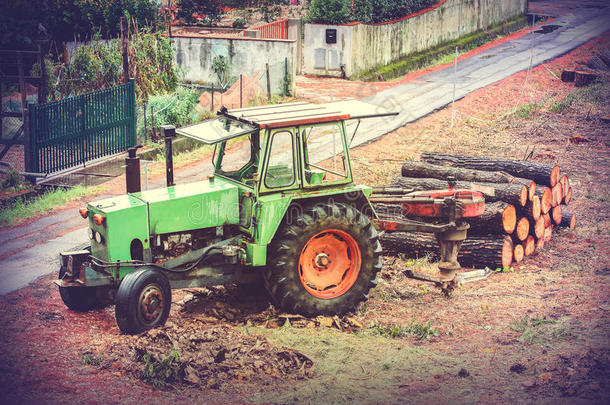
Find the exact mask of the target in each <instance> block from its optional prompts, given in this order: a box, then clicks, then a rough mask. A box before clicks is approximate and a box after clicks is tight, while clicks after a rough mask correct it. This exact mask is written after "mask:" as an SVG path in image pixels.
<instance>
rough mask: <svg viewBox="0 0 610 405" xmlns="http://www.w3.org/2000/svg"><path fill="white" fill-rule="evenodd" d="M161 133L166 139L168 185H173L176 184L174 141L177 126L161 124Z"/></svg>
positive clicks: (166, 175)
mask: <svg viewBox="0 0 610 405" xmlns="http://www.w3.org/2000/svg"><path fill="white" fill-rule="evenodd" d="M161 134H163V138H164V139H165V177H166V179H167V187H171V186H173V185H175V184H174V157H173V149H172V141H173V139H174V138H175V137H176V127H175V126H173V125H161Z"/></svg>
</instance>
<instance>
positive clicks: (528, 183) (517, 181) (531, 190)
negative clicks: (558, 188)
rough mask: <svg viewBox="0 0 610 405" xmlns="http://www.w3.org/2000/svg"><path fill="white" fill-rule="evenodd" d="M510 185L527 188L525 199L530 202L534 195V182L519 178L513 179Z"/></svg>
mask: <svg viewBox="0 0 610 405" xmlns="http://www.w3.org/2000/svg"><path fill="white" fill-rule="evenodd" d="M511 183H512V184H521V185H523V186H525V187H527V199H528V200H531V199H532V198H534V196H535V195H536V182H535V181H534V180H529V179H522V178H520V177H513V181H511Z"/></svg>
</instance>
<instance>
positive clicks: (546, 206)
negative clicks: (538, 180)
mask: <svg viewBox="0 0 610 405" xmlns="http://www.w3.org/2000/svg"><path fill="white" fill-rule="evenodd" d="M536 195H537V196H538V198H539V199H540V211H541V212H542V213H543V214H546V213H548V212H549V211H550V210H551V208H553V191H552V189H551V188H550V187H546V186H538V187H536Z"/></svg>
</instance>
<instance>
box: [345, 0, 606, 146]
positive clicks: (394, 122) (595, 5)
mask: <svg viewBox="0 0 610 405" xmlns="http://www.w3.org/2000/svg"><path fill="white" fill-rule="evenodd" d="M530 9H534V10H535V12H536V13H538V14H545V15H549V16H556V18H555V19H554V20H552V21H550V22H549V23H548V24H549V25H557V26H559V27H558V28H557V29H555V30H554V31H552V32H549V33H546V34H543V33H536V32H534V33H530V34H528V35H526V36H524V37H521V38H519V39H517V40H513V41H509V42H506V43H504V44H501V45H498V46H496V47H494V48H491V49H489V50H487V51H484V52H481V53H479V54H478V55H475V56H473V57H471V58H468V59H466V60H464V61H461V62H459V63H458V66H457V75H454V73H453V69H454V68H453V67H449V68H446V69H443V70H440V71H437V72H434V73H430V74H428V75H425V76H421V77H420V78H419V79H418V80H416V81H413V82H409V83H406V84H403V85H400V86H396V87H393V88H390V89H387V90H384V91H381V92H379V93H377V94H375V95H373V96H370V97H366V98H364V99H363V101H367V102H370V103H372V104H375V105H378V106H385V107H386V108H397V109H398V110H399V111H400V114H399V115H398V116H396V117H395V118H393V119H388V118H384V119H375V120H366V121H363V122H362V124H361V125H360V129H359V130H358V134H357V135H356V138H355V139H354V142H353V144H352V146H356V145H361V144H363V143H366V142H370V141H372V140H374V139H377V138H379V137H381V136H383V135H385V134H387V133H388V132H391V131H394V130H395V129H397V128H400V127H402V126H404V125H405V124H407V123H409V122H413V121H415V120H417V119H419V118H421V117H423V116H425V115H427V114H429V113H431V112H433V111H435V110H438V109H440V108H443V107H445V106H447V105H448V104H450V103H451V100H452V95H453V82H454V79H455V82H456V99H460V98H462V97H464V96H465V95H467V94H468V93H470V92H472V91H474V90H477V89H480V88H482V87H485V86H488V85H490V84H492V83H494V82H497V81H499V80H502V79H504V78H506V77H508V76H510V75H512V74H515V73H517V72H520V71H523V70H527V69H528V68H529V67H530V59H531V65H532V66H536V65H539V64H541V63H543V62H546V61H548V60H550V59H553V58H556V57H558V56H561V55H563V54H565V53H567V52H569V51H570V50H572V49H574V48H576V47H578V46H580V45H582V44H584V43H585V42H587V41H589V40H591V39H593V38H595V37H596V36H599V35H601V34H603V33H604V32H606V31H607V30H608V29H610V3H609V2H605V1H578V2H577V1H530ZM545 25H546V24H545ZM537 31H538V30H537Z"/></svg>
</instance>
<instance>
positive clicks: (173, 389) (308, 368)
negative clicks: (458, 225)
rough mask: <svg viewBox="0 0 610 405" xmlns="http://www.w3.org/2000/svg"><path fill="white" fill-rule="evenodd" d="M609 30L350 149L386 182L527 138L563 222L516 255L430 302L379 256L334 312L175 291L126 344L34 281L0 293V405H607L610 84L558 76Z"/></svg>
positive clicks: (518, 148)
mask: <svg viewBox="0 0 610 405" xmlns="http://www.w3.org/2000/svg"><path fill="white" fill-rule="evenodd" d="M609 38H610V36H609V35H605V36H602V37H600V38H598V39H596V40H594V41H591V42H590V43H588V44H586V45H584V46H583V47H581V48H579V49H577V50H575V51H574V52H571V53H570V54H568V55H566V56H564V57H561V58H558V59H556V60H553V61H551V62H549V63H547V64H545V65H542V66H539V67H537V68H535V69H533V70H532V71H531V72H529V73H528V72H522V73H519V74H516V75H514V76H511V77H509V78H507V79H505V80H503V81H501V82H498V83H496V84H494V85H492V86H489V87H487V88H484V89H481V90H479V91H476V92H474V93H472V94H470V95H469V96H467V97H465V98H464V99H463V100H460V101H458V102H457V103H456V111H457V120H456V124H455V126H454V128H453V129H451V128H450V127H449V122H450V119H451V110H450V108H447V109H444V110H441V111H439V112H437V113H435V114H431V115H430V116H428V117H426V118H424V119H421V120H419V121H418V122H416V123H413V124H410V125H407V126H406V127H404V128H401V129H399V130H398V131H396V132H394V133H392V134H389V135H387V136H386V137H384V138H383V139H381V140H378V141H376V142H373V143H371V144H369V145H365V146H362V147H359V148H356V149H355V150H354V151H353V154H352V156H353V160H354V170H355V172H356V178H357V179H358V181H359V182H362V183H366V184H385V183H388V182H389V180H390V179H391V177H392V176H393V175H395V174H397V173H398V172H399V169H400V162H401V161H402V160H404V159H417V157H418V155H419V153H420V152H421V151H444V152H455V153H469V154H475V155H491V156H501V157H510V158H523V156H524V155H525V154H526V151H531V149H532V147H535V148H534V152H533V159H534V160H536V161H543V162H556V163H557V164H559V165H560V166H561V167H562V171H563V172H565V173H567V174H568V175H569V176H570V180H571V183H572V186H573V188H574V198H573V203H572V204H571V207H572V209H573V211H574V212H575V213H576V215H577V217H578V225H577V228H576V229H575V230H574V231H568V230H559V231H558V232H556V233H555V234H554V236H553V239H552V241H551V242H550V243H548V244H547V245H546V246H545V249H544V250H543V251H541V252H539V253H537V254H536V255H535V256H534V257H531V258H528V259H527V260H526V261H525V262H523V263H522V264H521V265H518V266H515V267H514V268H512V269H511V270H510V271H509V272H505V273H504V272H503V273H498V274H493V275H492V276H491V277H490V278H489V279H487V280H486V281H482V282H476V283H470V284H465V285H464V286H462V287H461V288H459V289H458V290H457V291H455V292H454V294H453V295H452V297H451V298H445V297H444V296H443V295H442V294H441V293H440V291H438V290H437V289H436V288H434V287H433V286H431V285H428V284H424V283H422V282H418V281H415V280H411V279H408V278H406V277H405V276H404V273H403V272H404V270H405V269H407V268H408V267H412V266H421V267H425V266H429V264H427V263H426V262H425V260H423V261H422V260H420V261H413V260H409V259H408V258H400V257H398V258H396V257H385V258H384V268H383V270H382V274H381V277H380V283H379V286H378V287H377V288H376V289H375V290H373V292H372V294H371V297H370V299H369V300H368V301H367V302H366V303H363V304H361V305H360V306H359V308H358V309H357V311H355V312H354V313H353V314H349V315H348V316H345V317H342V318H335V319H333V318H324V317H320V318H316V319H304V318H301V317H294V316H289V315H286V314H280V313H278V312H277V311H276V310H274V309H273V308H272V307H270V306H269V305H268V303H267V301H266V299H265V296H264V294H262V293H260V292H259V291H256V290H254V289H247V288H236V287H228V288H213V289H202V290H192V291H184V290H183V291H177V292H175V294H174V300H173V303H174V304H173V306H172V314H171V317H170V322H168V325H167V326H166V327H165V328H163V329H160V330H157V331H153V332H149V333H147V334H144V335H141V336H124V335H121V334H120V333H119V330H118V328H117V326H116V324H115V323H114V316H113V315H114V311H113V308H106V309H102V310H97V311H91V312H89V313H86V314H79V313H73V312H70V311H68V310H67V309H66V308H65V307H64V306H63V304H62V303H61V300H60V298H59V294H58V292H57V290H56V288H55V287H54V286H52V285H51V280H52V277H51V276H49V277H45V278H43V279H40V280H38V281H37V282H35V283H33V284H32V285H31V286H29V287H26V288H24V289H21V290H19V291H16V292H14V293H11V294H9V295H7V296H3V297H0V313H1V315H0V330H1V331H2V332H1V335H0V344H2V347H3V353H2V357H3V358H2V361H0V386H1V387H2V395H1V398H2V399H0V402H6V403H65V402H82V403H119V402H120V403H140V402H142V401H151V402H153V403H192V402H195V403H208V402H209V403H220V402H222V403H252V402H262V403H269V402H272V403H293V402H298V403H312V402H317V403H348V402H356V403H403V402H414V403H553V404H555V403H604V402H607V398H610V395H609V394H610V382H609V380H608V377H609V374H610V371H609V370H610V345H609V342H608V337H609V326H610V318H609V316H608V311H609V309H610V294H609V292H610V289H609V287H610V280H609V276H610V270H609V268H610V266H609V264H610V263H609V262H610V260H609V259H608V257H609V256H608V254H609V250H610V218H609V215H608V213H609V210H608V209H609V208H610V195H609V193H608V191H607V184H608V181H609V180H610V179H609V169H608V162H609V158H610V154H609V151H610V149H609V147H610V141H609V139H608V135H609V132H610V131H609V127H608V124H607V123H604V122H603V121H602V120H601V117H602V116H605V115H608V114H609V113H610V107H609V106H610V94H609V89H610V85H609V84H608V79H607V78H606V79H605V81H604V82H603V83H602V84H596V85H594V87H590V88H587V89H574V88H573V85H571V84H566V83H562V82H560V81H559V80H558V79H557V77H556V76H558V75H559V74H560V69H561V67H563V66H569V65H571V64H573V63H575V62H579V61H585V60H586V59H587V58H588V57H589V56H590V55H591V54H592V53H594V52H595V51H596V50H598V49H602V48H607V47H608V45H609ZM576 135H579V136H580V137H582V138H584V140H585V142H581V143H573V142H571V141H570V139H571V138H573V137H575V136H576ZM416 335H419V336H420V337H421V336H426V337H424V338H420V337H418V336H416ZM172 347H176V348H177V350H178V351H179V353H180V356H179V358H178V357H176V358H174V360H175V361H172V359H171V358H168V356H170V355H172ZM146 353H149V354H150V355H151V358H150V359H151V361H153V362H154V360H163V359H165V364H166V366H167V367H165V368H164V370H163V371H167V378H165V379H163V380H159V379H157V380H156V382H157V386H160V385H161V387H157V388H163V389H161V390H160V389H157V388H155V387H153V385H152V381H151V379H142V370H144V369H145V364H146V358H147V357H146V356H145V354H146ZM173 354H174V355H175V354H176V352H173ZM157 364H158V363H157ZM149 371H150V370H149ZM604 398H606V400H604Z"/></svg>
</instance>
